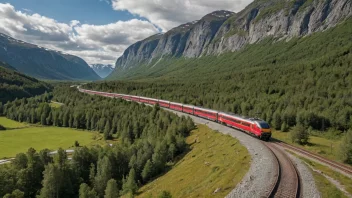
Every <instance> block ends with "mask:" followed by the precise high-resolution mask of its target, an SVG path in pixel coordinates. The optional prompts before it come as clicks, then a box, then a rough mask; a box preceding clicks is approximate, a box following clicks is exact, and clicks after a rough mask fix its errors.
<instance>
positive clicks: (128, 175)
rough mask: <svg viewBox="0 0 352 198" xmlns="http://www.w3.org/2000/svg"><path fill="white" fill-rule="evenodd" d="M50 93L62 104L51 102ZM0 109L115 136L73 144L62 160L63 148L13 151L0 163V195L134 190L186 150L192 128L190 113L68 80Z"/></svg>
mask: <svg viewBox="0 0 352 198" xmlns="http://www.w3.org/2000/svg"><path fill="white" fill-rule="evenodd" d="M50 99H53V100H55V101H59V102H62V103H64V104H65V105H63V106H61V107H59V108H51V107H50V106H49V105H48V102H49V100H50ZM3 113H4V114H5V115H6V117H8V118H10V119H14V120H17V121H22V122H23V121H25V122H28V123H40V124H42V125H53V126H59V127H72V128H77V129H88V130H96V131H100V132H101V133H104V137H105V138H106V139H110V138H112V137H115V138H118V140H119V142H118V143H117V144H116V145H113V146H111V147H110V146H106V147H101V146H96V147H92V148H86V147H83V148H77V149H76V150H75V152H74V154H73V156H72V161H67V154H66V153H65V152H64V151H63V150H62V149H60V150H59V151H58V154H57V155H55V156H54V157H51V156H49V155H48V151H47V150H44V151H40V152H36V151H35V150H33V149H29V150H28V152H27V153H26V154H23V153H22V154H18V155H17V156H16V159H15V160H14V161H13V163H11V164H10V165H7V166H0V197H2V196H4V195H5V194H11V193H12V195H15V194H16V195H17V194H24V197H37V196H39V197H43V198H44V197H45V198H47V197H78V196H80V197H104V195H105V196H107V197H117V196H118V195H124V194H134V193H136V191H137V189H138V187H139V185H141V184H145V183H146V182H148V181H149V180H150V179H151V178H153V177H155V176H157V175H159V174H160V173H162V172H164V171H165V169H166V168H167V162H172V161H174V160H175V158H176V157H177V156H178V155H179V154H181V153H183V152H184V151H185V150H186V143H185V138H184V137H185V136H187V135H188V134H189V132H190V130H192V129H193V128H194V123H193V122H192V120H191V119H189V118H187V119H186V118H184V117H182V118H180V117H177V116H176V115H174V114H172V113H169V112H167V111H164V110H162V109H159V108H158V107H157V106H156V107H149V106H145V105H139V104H137V103H134V102H127V101H123V100H120V99H118V100H117V99H110V98H105V97H99V96H91V95H88V94H82V93H80V92H78V91H77V89H76V88H71V89H68V88H67V86H62V87H60V86H58V87H56V88H55V90H54V92H53V94H44V95H42V96H37V97H34V98H28V99H21V100H15V101H13V102H9V103H7V104H6V105H5V106H4V108H3ZM48 135H50V134H48ZM42 173H43V174H42Z"/></svg>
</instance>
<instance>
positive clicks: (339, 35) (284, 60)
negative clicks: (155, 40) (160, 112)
mask: <svg viewBox="0 0 352 198" xmlns="http://www.w3.org/2000/svg"><path fill="white" fill-rule="evenodd" d="M351 40H352V19H349V20H347V21H345V22H344V23H342V24H339V25H337V26H335V27H333V28H330V29H328V30H326V31H322V32H317V33H314V34H311V35H308V36H305V37H303V38H293V39H291V40H289V41H284V40H282V41H277V40H275V39H274V38H268V39H266V40H263V41H261V42H259V43H256V44H252V45H247V46H245V47H244V48H242V49H241V50H238V51H236V52H233V53H225V54H221V55H219V56H203V57H200V58H168V59H163V60H161V61H160V62H159V64H157V65H155V66H154V67H153V68H150V69H148V70H146V71H143V72H140V71H138V70H137V71H135V72H131V77H128V78H129V79H131V80H129V81H112V82H108V83H106V82H104V83H90V84H87V85H85V86H84V87H85V88H87V89H93V90H101V91H109V92H116V93H126V94H131V95H140V96H147V97H152V98H159V99H166V100H170V101H175V102H182V103H185V104H193V105H197V106H204V107H207V108H211V109H217V110H221V111H227V112H233V113H236V114H241V115H247V116H251V117H253V116H255V117H260V118H262V119H265V120H266V121H268V122H269V123H271V125H272V126H273V127H274V128H276V129H281V128H282V127H283V128H285V127H292V126H294V125H296V124H297V123H300V124H303V125H305V126H307V127H312V128H313V129H316V130H322V131H324V130H326V129H327V128H328V127H333V128H336V129H340V130H342V131H343V130H347V129H352V67H351V65H352V42H351ZM132 80H133V81H132Z"/></svg>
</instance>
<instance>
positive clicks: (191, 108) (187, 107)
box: [182, 105, 194, 115]
mask: <svg viewBox="0 0 352 198" xmlns="http://www.w3.org/2000/svg"><path fill="white" fill-rule="evenodd" d="M182 112H184V113H188V114H191V115H193V114H194V106H191V105H183V107H182Z"/></svg>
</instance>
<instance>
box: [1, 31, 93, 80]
mask: <svg viewBox="0 0 352 198" xmlns="http://www.w3.org/2000/svg"><path fill="white" fill-rule="evenodd" d="M0 60H2V61H5V62H7V63H8V64H10V65H12V66H13V67H15V68H16V69H17V70H18V71H19V72H21V73H24V74H26V75H29V76H32V77H35V78H40V79H50V80H98V79H100V77H99V76H98V75H97V74H96V73H95V72H94V71H93V69H92V68H90V67H89V65H88V64H87V63H86V62H85V61H84V60H83V59H81V58H79V57H77V56H73V55H70V54H66V53H63V52H59V51H54V50H50V49H46V48H43V47H39V46H37V45H33V44H30V43H26V42H23V41H20V40H16V39H14V38H12V37H10V36H7V35H5V34H2V33H0Z"/></svg>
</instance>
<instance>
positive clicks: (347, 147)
mask: <svg viewBox="0 0 352 198" xmlns="http://www.w3.org/2000/svg"><path fill="white" fill-rule="evenodd" d="M340 159H341V160H342V161H343V162H345V163H348V164H352V130H349V131H348V132H347V133H346V134H345V137H344V138H343V140H342V143H341V146H340Z"/></svg>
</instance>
